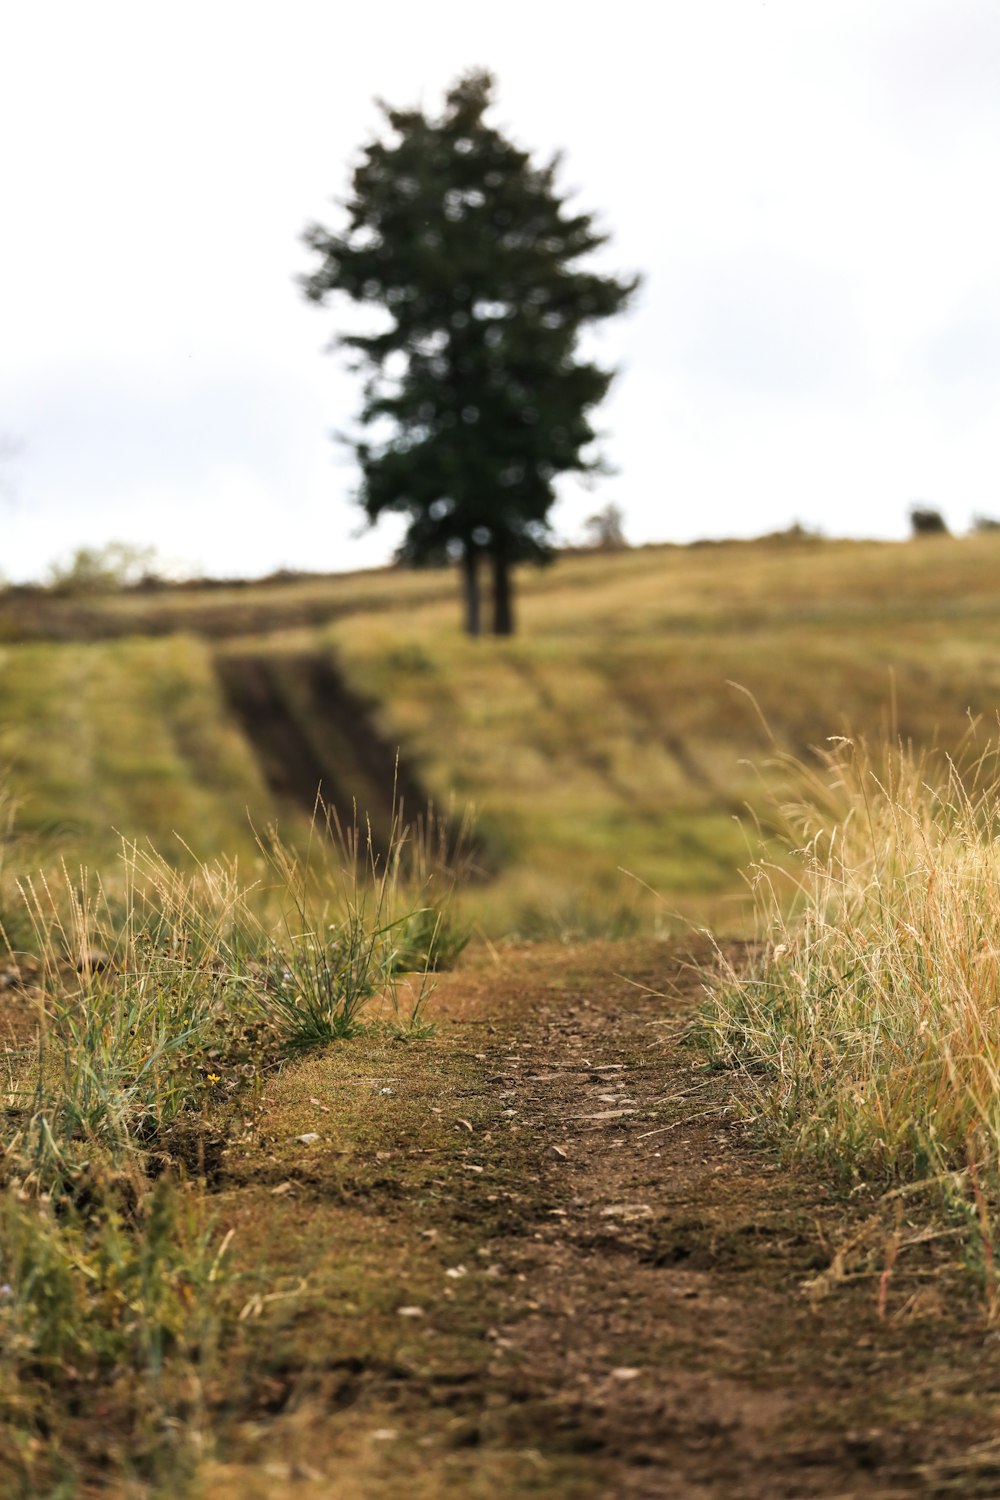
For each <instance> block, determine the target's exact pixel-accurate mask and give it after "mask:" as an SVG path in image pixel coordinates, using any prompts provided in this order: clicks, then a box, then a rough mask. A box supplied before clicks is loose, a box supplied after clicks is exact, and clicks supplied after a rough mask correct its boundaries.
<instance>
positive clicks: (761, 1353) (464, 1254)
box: [194, 943, 1000, 1500]
mask: <svg viewBox="0 0 1000 1500" xmlns="http://www.w3.org/2000/svg"><path fill="white" fill-rule="evenodd" d="M705 956H706V955H705V951H704V950H702V951H700V952H696V953H695V954H694V955H693V957H694V958H695V959H696V960H700V959H704V958H705ZM691 958H692V954H691V953H682V952H678V951H676V950H674V949H669V948H667V947H666V946H665V945H663V944H653V943H646V944H644V945H630V946H628V947H625V946H620V945H610V944H595V945H590V946H588V947H585V948H577V949H569V948H566V947H562V946H556V945H553V946H548V947H533V948H525V949H521V950H517V951H505V952H504V953H502V954H493V955H487V954H480V955H479V957H477V958H474V959H472V960H471V961H469V962H467V964H466V966H465V967H464V968H463V969H462V970H461V971H460V972H458V973H455V974H451V975H448V976H446V977H445V978H444V979H443V980H442V982H441V984H440V987H439V989H438V992H437V995H436V996H435V998H434V1001H433V1013H434V1017H435V1019H436V1022H437V1026H436V1030H435V1032H434V1034H433V1035H431V1036H429V1037H427V1038H425V1039H424V1040H417V1041H411V1042H409V1043H403V1042H400V1041H392V1040H387V1039H384V1038H383V1039H382V1040H378V1039H376V1038H374V1037H372V1036H369V1037H367V1038H362V1039H358V1040H357V1041H354V1042H351V1043H347V1044H344V1045H342V1046H340V1047H337V1048H335V1049H330V1050H329V1051H328V1052H327V1053H325V1054H324V1055H322V1056H314V1057H312V1058H310V1059H308V1060H305V1061H303V1062H301V1063H298V1064H296V1065H294V1066H290V1067H288V1068H287V1069H285V1070H284V1071H283V1072H282V1073H281V1074H280V1075H279V1076H278V1077H276V1078H274V1079H272V1080H271V1081H270V1082H269V1083H268V1084H267V1085H266V1087H265V1091H264V1095H263V1097H262V1099H261V1101H260V1108H259V1111H258V1113H257V1115H256V1116H255V1118H254V1120H253V1121H252V1122H251V1123H250V1124H249V1125H248V1127H247V1133H246V1136H245V1138H243V1139H241V1140H236V1139H234V1140H233V1141H232V1143H231V1145H230V1148H229V1150H228V1152H227V1154H226V1155H225V1156H224V1158H223V1160H224V1163H225V1165H224V1166H223V1168H222V1171H221V1175H220V1178H219V1180H218V1182H217V1184H216V1189H217V1196H218V1206H219V1211H220V1214H221V1223H222V1227H223V1228H226V1227H228V1228H230V1229H232V1230H233V1231H234V1238H233V1254H234V1255H235V1256H236V1258H237V1260H238V1262H239V1265H240V1266H241V1267H242V1270H243V1273H244V1275H245V1277H246V1278H248V1279H247V1282H246V1287H245V1288H244V1293H241V1295H244V1294H245V1293H246V1289H247V1288H253V1287H256V1288H257V1290H256V1291H252V1292H251V1293H250V1295H249V1297H248V1300H247V1302H246V1305H245V1306H244V1308H243V1314H244V1316H243V1319H242V1321H241V1322H240V1323H239V1325H238V1328H239V1335H238V1338H237V1340H236V1343H235V1344H234V1345H233V1346H232V1347H231V1349H230V1352H229V1357H228V1361H227V1375H226V1377H225V1379H224V1380H223V1381H222V1382H221V1383H220V1384H219V1385H218V1387H217V1388H215V1389H214V1390H212V1391H210V1392H208V1393H207V1396H208V1404H209V1407H210V1409H211V1423H210V1425H211V1429H212V1433H213V1445H212V1446H213V1451H214V1457H213V1458H212V1459H211V1460H210V1461H209V1460H206V1462H205V1463H204V1464H203V1465H202V1466H201V1468H200V1470H199V1479H198V1482H197V1484H196V1487H195V1490H194V1493H195V1494H197V1495H200V1496H204V1497H212V1500H237V1497H239V1500H244V1497H247V1500H263V1497H267V1500H285V1497H292V1496H294V1497H299V1496H301V1497H303V1500H319V1497H321V1496H322V1497H331V1496H334V1497H337V1500H355V1497H359V1500H360V1497H382V1496H385V1497H394V1496H405V1497H407V1500H423V1497H425V1500H432V1497H433V1500H439V1497H455V1500H458V1497H476V1496H484V1497H485V1496H487V1495H488V1496H491V1497H496V1496H501V1497H502V1496H508V1495H510V1496H513V1495H541V1496H573V1497H580V1500H584V1497H608V1500H617V1497H623V1500H654V1497H655V1500H659V1497H671V1500H674V1497H676V1500H708V1497H712V1500H723V1497H725V1500H776V1497H802V1500H805V1497H819V1496H823V1497H827V1500H833V1497H843V1500H846V1497H849V1496H851V1497H853V1496H858V1497H872V1500H876V1497H877V1500H894V1497H902V1496H913V1495H921V1496H953V1495H963V1496H996V1495H1000V1439H998V1432H1000V1425H998V1419H1000V1343H998V1335H997V1334H996V1333H995V1332H994V1331H993V1330H992V1329H991V1328H990V1327H989V1325H988V1322H987V1320H986V1318H985V1315H984V1312H983V1306H982V1303H981V1301H979V1300H977V1298H976V1297H975V1295H974V1294H973V1293H972V1292H970V1291H969V1290H968V1288H969V1282H968V1278H964V1279H963V1278H962V1277H961V1276H960V1274H959V1268H958V1267H957V1266H956V1265H955V1263H954V1257H955V1253H956V1252H955V1248H954V1247H955V1241H954V1240H953V1239H952V1238H950V1237H949V1236H948V1235H947V1234H941V1233H940V1230H933V1229H929V1228H928V1226H927V1225H925V1224H924V1223H922V1222H921V1221H919V1220H917V1219H915V1218H911V1217H910V1210H909V1208H908V1207H907V1208H906V1213H905V1215H904V1213H903V1212H902V1207H904V1206H906V1205H907V1204H908V1201H909V1200H904V1199H899V1198H897V1199H895V1200H891V1202H890V1203H888V1204H887V1203H882V1204H879V1203H878V1202H876V1201H875V1199H874V1198H873V1197H872V1196H871V1195H870V1194H867V1193H865V1192H863V1191H857V1190H856V1191H855V1192H854V1193H853V1195H851V1196H849V1197H848V1196H847V1195H846V1194H845V1192H844V1191H843V1190H842V1189H841V1188H840V1187H839V1185H838V1184H836V1183H835V1182H833V1181H827V1180H824V1179H823V1178H822V1176H820V1175H819V1174H817V1173H816V1172H815V1171H811V1170H806V1169H804V1168H801V1167H798V1168H793V1167H791V1166H788V1165H782V1164H781V1163H780V1162H779V1161H778V1159H777V1158H776V1156H775V1155H774V1153H773V1150H772V1149H770V1148H768V1147H767V1146H766V1145H765V1144H764V1143H762V1142H760V1141H755V1139H754V1138H753V1137H752V1136H751V1134H750V1133H749V1131H748V1130H747V1128H746V1127H745V1126H744V1125H743V1124H741V1123H740V1101H739V1093H738V1091H737V1092H736V1093H734V1088H735V1083H734V1080H733V1079H732V1078H731V1077H730V1076H728V1075H725V1074H722V1073H720V1072H717V1071H712V1070H710V1069H708V1068H707V1066H706V1062H705V1059H704V1058H703V1056H701V1055H700V1054H699V1052H698V1051H697V1049H696V1048H694V1047H693V1046H692V1045H691V1043H690V1042H688V1041H685V1038H684V1031H685V1027H686V1024H687V1022H688V1021H689V1019H690V1017H691V1015H692V1013H693V1010H694V1008H695V1006H696V1002H697V998H698V995H699V993H700V985H701V980H700V977H699V973H698V969H697V966H694V967H692V965H691V962H690V960H691ZM303 1135H307V1136H308V1135H314V1136H315V1139H312V1140H309V1139H307V1140H306V1141H301V1140H298V1139H296V1138H297V1137H299V1136H303ZM928 1236H934V1237H928ZM897 1246H901V1247H902V1248H901V1249H900V1250H899V1252H898V1254H897V1251H896V1248H895V1247H897ZM894 1257H895V1258H894ZM261 1267H263V1268H264V1269H263V1270H261ZM255 1278H256V1279H255Z"/></svg>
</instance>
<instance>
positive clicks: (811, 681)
mask: <svg viewBox="0 0 1000 1500" xmlns="http://www.w3.org/2000/svg"><path fill="white" fill-rule="evenodd" d="M455 594H456V589H455V581H454V579H453V577H452V576H451V575H450V574H449V573H447V572H442V573H436V572H433V573H421V574H412V573H403V572H400V571H397V570H392V569H386V570H382V571H376V572H371V573H366V574H357V575H349V576H343V577H332V578H303V579H296V578H290V579H282V580H276V581H271V582H266V583H260V584H251V585H230V586H207V585H206V586H203V587H190V586H188V587H183V588H182V587H177V588H169V589H167V588H165V589H159V590H154V591H145V592H144V591H142V590H127V591H123V592H121V593H118V594H109V595H106V596H86V597H76V598H74V597H65V598H59V597H56V596H52V595H49V594H45V593H41V592H32V591H17V590H12V591H9V593H8V594H7V595H6V596H5V597H4V598H3V600H2V601H0V641H2V642H3V644H2V645H0V761H2V762H3V764H4V765H5V766H6V767H7V768H8V782H9V785H10V789H11V791H12V793H13V794H14V796H15V798H16V799H17V800H18V801H19V804H20V811H19V823H20V826H21V827H22V829H23V830H24V831H25V832H26V833H28V834H30V835H32V837H33V839H34V846H33V848H32V849H31V850H30V854H31V857H33V858H36V859H38V860H40V861H42V862H44V860H45V858H46V851H47V849H48V848H49V847H50V846H51V848H53V849H54V848H55V847H56V846H58V849H59V852H60V854H61V856H64V857H68V858H69V859H70V860H73V859H76V858H81V859H86V860H93V861H98V860H102V859H106V858H107V856H108V855H109V854H110V852H111V851H112V850H113V849H114V847H115V846H116V842H117V834H116V830H117V833H120V834H123V835H125V836H126V837H128V838H139V839H142V840H145V839H147V838H148V839H151V840H152V841H153V842H155V843H156V844H157V845H159V847H160V848H161V849H162V850H163V851H164V852H165V853H166V854H168V855H171V856H172V851H174V850H176V851H177V856H176V857H178V858H183V857H184V856H183V853H182V852H181V850H180V846H179V845H177V844H176V843H175V841H174V838H173V835H174V834H176V835H178V836H179V838H180V839H182V840H184V841H185V842H187V843H188V844H190V845H191V847H192V848H193V850H194V851H195V852H196V853H197V854H198V855H201V856H206V855H212V854H215V853H218V852H223V851H226V852H239V853H243V854H244V856H245V857H247V858H252V851H253V847H254V846H253V838H252V834H251V831H250V825H251V821H252V822H253V823H254V824H255V825H256V826H258V827H262V826H264V824H266V823H267V821H268V820H269V819H271V818H273V817H275V816H277V817H278V818H279V819H280V821H281V826H282V828H283V829H284V831H285V832H286V834H288V835H290V836H292V837H300V836H302V835H303V833H304V829H305V826H306V822H307V818H306V812H305V805H304V804H305V803H307V802H308V799H309V795H311V793H310V792H307V791H306V789H305V788H304V787H303V786H302V785H301V783H302V782H303V781H308V779H309V776H310V775H311V774H312V773H313V772H314V771H316V770H319V772H320V773H321V774H322V775H323V777H324V786H325V787H326V788H327V790H328V791H329V790H330V788H331V787H334V788H335V790H334V793H333V795H334V796H335V799H336V800H339V802H340V803H341V804H342V805H343V804H344V803H346V804H347V806H348V809H349V804H350V801H351V799H352V798H356V800H357V801H358V803H359V805H360V806H361V807H362V810H365V809H366V808H371V810H372V812H373V816H375V815H376V814H377V815H379V816H382V817H384V811H385V804H386V802H387V801H388V799H389V797H390V795H391V792H390V788H389V787H388V785H387V782H388V780H389V779H390V777H391V772H390V770H389V769H387V764H386V762H385V752H386V749H387V747H391V748H394V747H396V746H398V747H399V748H400V751H401V755H402V762H403V765H402V782H403V786H404V790H405V792H406V802H407V807H408V809H409V810H410V811H412V810H413V803H414V801H415V800H416V799H417V798H418V797H419V796H420V795H421V794H422V793H424V792H425V793H427V794H429V795H430V796H432V797H433V798H434V800H435V802H436V803H437V804H438V806H447V805H448V804H449V803H453V804H454V805H456V806H457V807H459V808H461V807H463V806H464V805H465V804H466V803H471V804H473V805H474V806H475V808H476V812H477V816H478V820H479V825H480V828H481V834H482V840H483V846H484V853H485V861H486V863H487V864H488V866H489V869H490V870H491V871H492V872H493V878H492V879H490V880H489V881H488V882H485V883H480V884H479V885H478V886H476V887H475V888H473V889H471V890H470V891H469V893H468V895H467V897H466V901H467V905H468V909H469V912H470V915H471V916H472V917H473V919H474V920H475V921H476V922H477V924H479V925H481V926H482V927H483V929H484V930H485V931H487V932H488V933H489V934H490V935H493V936H500V935H504V934H506V933H508V932H512V931H517V932H520V933H522V934H525V935H539V934H552V933H556V934H558V933H562V932H568V931H576V932H604V931H609V930H614V929H615V928H616V926H618V927H620V926H622V925H629V924H634V923H635V922H636V921H646V920H648V919H651V918H652V917H653V916H654V915H655V916H656V917H657V918H658V920H661V921H663V920H667V919H668V916H669V913H670V912H672V911H678V912H680V913H682V914H683V915H684V916H685V917H686V918H691V919H695V920H699V921H700V920H710V921H712V922H714V923H716V924H721V925H722V926H728V927H731V928H735V927H738V926H739V925H740V924H741V922H742V916H741V911H742V906H741V892H742V890H743V887H742V883H741V880H740V877H739V873H738V871H739V867H740V865H741V863H742V862H744V860H745V857H746V851H747V834H746V832H745V831H744V830H745V827H746V826H750V827H752V818H750V819H748V818H747V808H750V809H752V810H753V812H754V813H756V814H758V815H762V816H765V817H766V815H767V808H768V806H769V805H770V799H771V797H772V795H773V793H774V791H775V790H776V789H777V790H780V786H781V782H782V777H783V773H781V772H777V773H776V772H774V771H768V770H767V763H768V762H769V761H771V760H773V753H772V752H773V748H774V745H777V746H778V747H780V748H781V749H782V750H785V751H788V752H791V753H792V754H796V755H799V756H803V757H808V755H809V747H810V746H813V745H818V744H822V743H825V741H826V739H827V737H828V736H830V735H832V734H837V733H843V732H865V733H868V734H877V733H878V732H880V731H881V730H884V729H888V728H892V727H895V729H896V730H897V731H898V733H899V734H900V735H901V736H903V737H904V738H907V739H912V740H913V741H914V742H915V743H917V744H923V743H926V742H929V741H931V740H933V739H935V738H936V739H937V740H938V741H939V742H941V743H943V744H945V745H946V746H956V745H958V743H959V742H960V741H961V740H962V738H963V735H964V734H965V733H966V732H967V730H968V725H969V715H970V714H971V715H973V716H979V717H981V718H982V720H983V721H984V732H989V731H990V730H991V729H992V728H993V727H994V721H995V712H996V707H997V704H998V702H1000V650H998V647H1000V539H997V538H995V537H993V536H990V535H978V536H973V537H968V538H961V539H958V538H948V537H944V538H927V539H921V540H919V541H915V542H909V543H897V544H890V543H858V542H821V541H817V540H815V539H809V538H806V539H798V540H795V539H788V538H776V539H772V540H770V541H768V540H765V541H760V542H755V543H726V544H717V545H704V546H697V547H687V548H679V547H649V548H642V549H635V550H630V551H625V552H620V553H610V554H601V553H591V554H576V555H567V556H564V557H562V558H560V559H559V561H558V562H557V563H556V565H555V566H553V567H552V568H550V569H547V570H545V571H542V572H533V571H524V572H523V573H522V575H521V578H520V591H519V599H518V604H519V615H520V619H519V626H520V629H519V634H518V636H517V637H515V638H514V639H513V640H511V641H494V640H490V639H483V640H478V641H469V640H466V639H465V638H463V637H462V636H461V634H460V633H459V612H458V604H457V599H456V597H455ZM233 663H242V664H243V668H242V670H243V673H244V677H245V674H246V671H247V670H249V668H247V666H246V664H247V663H251V664H254V665H253V670H254V672H256V673H257V674H258V676H260V677H261V680H263V679H264V678H266V679H267V682H268V684H269V686H268V688H267V693H268V698H267V705H268V706H267V709H266V713H267V715H269V716H270V719H271V720H272V721H273V722H272V729H273V730H274V733H272V734H271V737H270V740H269V741H268V739H267V736H266V735H265V734H264V733H263V730H262V729H261V719H262V717H263V716H264V714H265V710H264V709H263V708H260V707H258V709H257V710H254V709H253V706H252V704H251V706H250V708H247V707H246V704H245V703H244V704H243V707H242V709H241V706H240V702H239V698H238V694H237V695H234V689H233V671H234V668H233V666H232V664H233ZM227 664H228V665H227ZM317 664H318V665H317ZM307 668H308V670H307ZM324 683H330V684H337V685H338V686H337V688H336V693H335V695H334V697H332V698H331V696H330V695H331V694H332V693H333V692H334V688H333V687H332V686H330V687H324V685H323V684H324ZM254 701H258V702H259V701H262V700H259V699H258V700H254ZM255 712H256V713H257V715H258V718H257V720H255V719H254V713H255ZM762 720H766V723H767V725H768V727H769V733H766V732H765V730H764V727H763V723H762ZM258 730H260V731H261V732H258ZM769 736H773V740H772V738H770V737H769ZM378 750H380V751H381V755H382V758H381V760H380V759H379V754H377V753H376V752H377V751H378ZM390 759H391V749H390ZM293 765H294V766H297V767H298V770H297V776H298V781H299V783H300V784H299V785H298V786H297V787H296V786H295V785H293V784H292V782H293V780H294V778H292V777H291V773H290V771H289V770H288V768H289V767H290V766H293ZM282 767H284V768H285V770H286V775H285V780H284V782H283V781H282ZM296 792H298V797H297V798H296V795H295V794H296ZM303 793H305V795H303ZM375 804H378V805H377V806H376V805H375ZM22 857H24V856H23V854H20V853H19V855H18V858H22ZM622 870H625V871H627V872H629V874H628V875H626V874H623V873H621V872H622ZM633 876H634V877H635V878H634V879H633V878H630V877H633ZM645 886H648V887H651V888H652V890H653V891H654V892H656V893H657V898H656V899H654V897H653V896H652V895H650V894H649V892H648V891H647V890H646V889H645Z"/></svg>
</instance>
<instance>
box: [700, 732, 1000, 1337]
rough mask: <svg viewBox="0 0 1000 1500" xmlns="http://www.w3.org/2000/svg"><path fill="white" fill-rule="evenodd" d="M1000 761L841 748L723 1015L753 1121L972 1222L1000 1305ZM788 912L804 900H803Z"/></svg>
mask: <svg viewBox="0 0 1000 1500" xmlns="http://www.w3.org/2000/svg"><path fill="white" fill-rule="evenodd" d="M998 772H1000V760H998V752H997V749H996V747H995V746H991V747H989V748H988V749H987V751H986V752H985V753H982V754H980V755H979V756H978V757H976V758H974V759H970V758H969V754H967V755H966V758H965V762H964V766H963V769H962V771H960V770H959V769H958V768H957V766H956V763H955V762H953V761H952V760H951V759H950V758H948V757H946V756H944V755H940V754H937V755H935V754H926V753H923V754H918V753H914V752H912V751H910V750H907V749H902V748H893V749H890V750H887V751H885V752H883V753H881V754H879V755H878V756H874V757H873V756H872V755H870V754H869V752H868V751H867V749H866V748H865V747H864V745H863V744H854V743H852V742H850V741H843V742H839V743H838V744H837V745H836V746H835V748H834V749H833V750H832V751H831V752H830V753H829V754H828V755H826V756H825V757H824V762H823V767H822V770H821V771H820V772H818V773H816V774H812V775H809V776H808V777H807V778H806V783H805V795H804V797H803V800H802V801H801V802H799V803H798V804H796V805H793V806H791V807H789V808H787V809H786V818H787V827H788V830H789V838H790V841H791V842H792V843H793V846H794V848H795V850H796V853H797V854H798V856H799V860H800V862H801V866H802V870H803V873H802V875H801V882H800V884H799V887H798V890H797V892H796V894H795V897H794V900H793V901H792V902H791V904H790V903H789V892H788V878H787V872H784V871H783V872H781V873H780V874H779V875H778V876H777V877H776V874H775V871H774V870H773V868H772V867H771V866H770V865H769V864H768V863H762V864H758V865H757V866H756V867H755V868H754V870H753V871H752V876H751V883H752V886H753V892H754V897H755V900H756V904H757V908H758V913H759V923H760V928H759V930H760V948H759V951H758V956H757V958H756V960H755V961H754V962H753V963H752V964H751V965H750V967H749V969H748V970H746V971H743V972H736V971H735V970H734V969H733V968H732V967H731V966H730V965H727V964H725V963H723V964H722V973H721V977H720V978H719V979H718V980H717V982H716V983H715V985H714V994H713V999H712V1002H711V1004H710V1007H709V1009H708V1011H707V1015H706V1026H707V1030H708V1034H709V1037H710V1039H711V1043H712V1046H713V1050H714V1052H715V1055H716V1056H717V1057H718V1058H719V1059H720V1060H721V1061H723V1062H725V1063H727V1064H729V1065H731V1066H735V1067H738V1068H740V1069H741V1070H742V1071H743V1073H744V1074H745V1076H746V1079H747V1081H748V1084H749V1088H750V1098H751V1099H752V1101H753V1103H752V1110H751V1112H752V1114H753V1116H754V1117H755V1118H756V1119H757V1120H759V1121H761V1122H763V1123H768V1124H770V1125H771V1126H773V1127H774V1128H776V1130H777V1131H778V1135H779V1139H780V1140H781V1141H782V1143H783V1144H784V1145H786V1146H790V1147H791V1148H793V1149H794V1150H795V1151H798V1152H805V1153H808V1154H811V1155H814V1156H817V1157H819V1158H820V1159H821V1160H822V1161H823V1162H824V1163H825V1164H826V1165H827V1166H828V1168H829V1169H831V1170H833V1171H834V1172H836V1173H838V1174H840V1175H842V1176H845V1177H847V1178H848V1179H849V1180H861V1181H866V1182H876V1183H882V1184H884V1185H885V1186H886V1187H887V1188H893V1189H897V1190H899V1189H902V1190H903V1191H905V1192H906V1193H907V1194H908V1195H909V1194H911V1193H912V1192H915V1191H920V1192H923V1191H926V1192H928V1194H929V1195H930V1196H931V1197H933V1198H934V1199H936V1200H937V1201H938V1202H940V1203H942V1204H943V1206H944V1207H945V1209H946V1210H947V1211H948V1212H949V1213H951V1214H953V1215H958V1217H959V1220H960V1222H961V1221H964V1222H965V1224H966V1227H967V1228H969V1229H970V1230H971V1231H972V1233H971V1236H970V1238H969V1241H968V1243H969V1245H970V1249H971V1253H972V1255H973V1259H974V1261H975V1263H976V1265H977V1268H978V1271H979V1273H980V1275H981V1278H982V1281H983V1285H984V1290H985V1294H986V1297H987V1300H988V1302H989V1305H990V1307H991V1310H995V1309H996V1306H997V1299H998V1294H1000V1286H998V1283H997V1280H996V1266H995V1262H994V1236H995V1233H996V1223H997V1220H996V1214H997V1211H998V1208H1000V842H998V841H1000V778H998ZM789 908H790V909H789Z"/></svg>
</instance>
